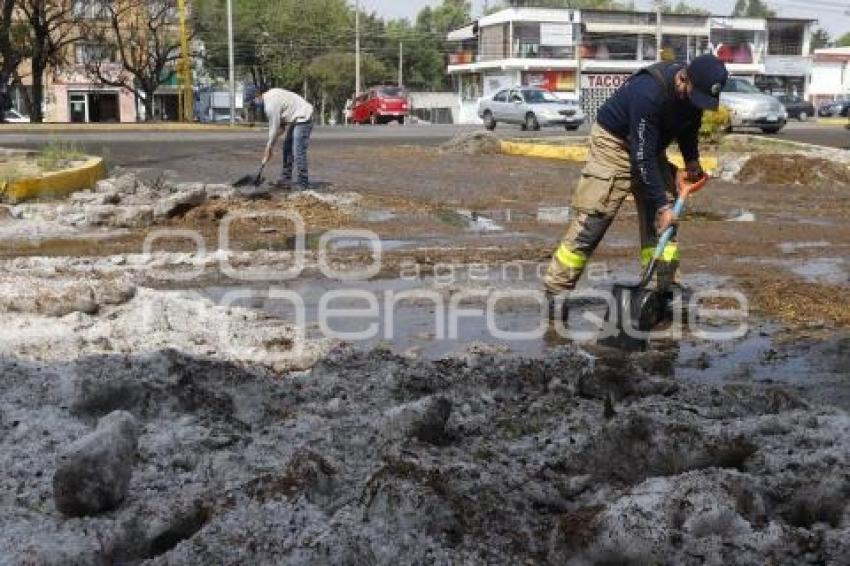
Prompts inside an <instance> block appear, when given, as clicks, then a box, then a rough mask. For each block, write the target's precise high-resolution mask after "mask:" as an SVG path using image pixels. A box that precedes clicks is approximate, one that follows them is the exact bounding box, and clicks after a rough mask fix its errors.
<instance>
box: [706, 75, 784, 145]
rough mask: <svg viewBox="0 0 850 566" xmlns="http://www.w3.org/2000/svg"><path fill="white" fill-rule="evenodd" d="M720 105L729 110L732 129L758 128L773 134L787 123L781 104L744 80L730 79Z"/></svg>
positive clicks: (722, 94)
mask: <svg viewBox="0 0 850 566" xmlns="http://www.w3.org/2000/svg"><path fill="white" fill-rule="evenodd" d="M720 104H722V105H723V106H725V107H726V108H728V109H729V112H730V114H731V119H732V128H760V129H761V131H762V132H764V133H766V134H775V133H776V132H778V131H779V130H781V129H782V128H784V127H785V123H786V122H787V121H788V112H787V111H786V110H785V107H784V106H783V105H782V103H781V102H779V101H778V100H776V99H775V98H774V97H772V96H769V95H767V94H764V93H763V92H761V91H760V90H759V89H757V88H756V87H755V86H753V85H752V84H751V83H749V82H747V81H745V80H744V79H737V78H730V79H729V80H728V81H727V82H726V87H725V88H724V89H723V92H721V93H720Z"/></svg>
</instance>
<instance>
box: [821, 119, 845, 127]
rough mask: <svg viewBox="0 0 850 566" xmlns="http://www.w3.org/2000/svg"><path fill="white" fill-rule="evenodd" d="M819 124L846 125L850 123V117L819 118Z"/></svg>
mask: <svg viewBox="0 0 850 566" xmlns="http://www.w3.org/2000/svg"><path fill="white" fill-rule="evenodd" d="M816 123H817V125H819V126H844V125H845V124H850V118H818V121H817V122H816Z"/></svg>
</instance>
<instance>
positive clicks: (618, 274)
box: [203, 262, 850, 406]
mask: <svg viewBox="0 0 850 566" xmlns="http://www.w3.org/2000/svg"><path fill="white" fill-rule="evenodd" d="M542 268H545V265H537V264H534V263H529V262H526V263H518V264H511V265H509V266H502V267H500V268H490V269H486V268H483V267H475V266H455V267H452V268H448V266H447V269H446V270H445V271H442V272H438V273H435V274H434V275H433V276H428V277H410V278H399V279H373V280H370V281H364V282H339V281H333V280H329V279H300V280H294V281H289V282H284V283H281V284H279V285H276V286H275V288H276V289H282V290H286V291H289V292H291V293H293V294H295V295H296V296H297V297H298V298H299V299H300V300H301V301H303V305H304V315H305V320H306V326H307V336H308V338H319V337H323V336H327V333H326V331H324V330H323V329H322V326H321V323H322V321H320V316H319V314H320V305H322V303H323V300H325V301H327V298H328V293H337V294H338V295H337V297H336V298H334V299H332V300H331V301H330V302H328V303H327V304H326V305H324V306H325V307H326V308H328V307H329V308H331V309H334V310H335V311H336V313H337V314H339V311H342V310H346V309H348V312H349V313H350V314H355V315H356V316H355V317H349V318H345V317H343V316H335V315H334V316H327V317H326V319H325V320H324V321H323V322H325V323H326V324H327V326H328V327H330V328H331V329H332V330H333V331H335V332H337V333H347V334H350V333H355V332H359V333H366V334H367V336H363V337H361V338H359V339H352V338H351V337H350V336H349V337H345V338H344V339H345V340H346V341H348V342H350V343H352V344H353V345H354V346H355V347H356V348H358V349H364V350H366V349H371V348H374V347H376V346H378V345H383V346H384V347H388V348H390V349H391V350H393V351H394V352H396V353H398V354H404V355H411V356H415V357H419V358H422V359H428V360H435V359H443V358H445V357H449V356H453V355H458V354H464V353H465V352H467V351H468V350H469V347H470V345H471V344H474V343H475V344H480V345H483V346H485V350H486V351H492V352H494V353H499V354H501V355H508V356H522V357H540V356H543V355H545V354H546V353H547V352H549V351H551V350H552V349H553V348H558V347H562V346H565V345H568V344H570V341H569V340H568V339H566V338H562V337H560V336H557V335H556V334H554V333H551V332H549V333H546V334H543V335H542V336H541V335H540V332H538V333H537V335H536V336H529V337H526V338H525V339H510V338H508V337H504V336H501V335H498V334H496V333H494V332H493V326H491V325H490V324H488V314H489V317H490V323H492V324H495V326H496V328H497V329H498V330H500V331H502V332H509V333H518V332H527V333H529V334H532V333H534V331H535V330H538V329H541V328H542V327H543V326H545V322H544V320H543V316H544V314H545V313H544V310H543V309H544V308H545V307H544V306H543V305H542V304H540V303H538V302H536V301H535V300H534V299H533V298H532V297H531V296H530V294H526V295H524V296H522V297H516V298H507V297H505V298H503V299H501V300H500V302H498V303H496V304H495V306H493V308H490V309H488V308H487V300H488V298H491V297H493V293H495V292H508V291H526V292H535V291H539V290H540V289H541V283H540V273H542ZM633 271H634V266H633V265H632V263H624V264H622V265H620V264H609V265H608V266H596V269H593V268H591V269H589V270H588V272H589V273H594V274H595V277H594V279H593V280H592V281H582V283H581V284H580V286H579V288H580V289H587V288H593V289H598V290H606V289H610V286H611V285H612V284H613V283H614V282H624V281H625V282H631V281H633V280H634V279H635V278H636V275H635V274H634V273H632V272H633ZM683 279H684V283H685V284H686V285H687V286H689V287H691V288H692V289H695V290H697V289H698V290H710V289H723V288H727V284H728V282H729V280H728V278H725V277H717V276H715V275H712V274H709V273H691V274H685V275H684V277H683ZM234 291H235V292H241V293H244V292H245V288H244V287H209V288H206V289H205V290H204V291H203V292H204V293H205V294H206V295H207V296H208V297H209V298H211V299H212V300H214V301H216V302H218V303H224V302H228V301H227V298H228V294H229V293H231V292H234ZM252 292H253V293H254V295H253V296H252V297H250V298H243V299H240V300H238V301H235V303H234V304H237V305H240V306H245V307H249V308H255V309H259V310H262V311H264V312H267V313H269V314H272V315H274V316H276V317H280V318H282V319H285V320H294V319H295V307H294V305H293V304H292V303H291V302H289V301H287V300H283V299H270V298H269V293H268V289H265V290H264V289H260V288H257V289H254V290H253V291H252ZM476 292H477V293H479V294H478V295H475V293H476ZM340 293H342V294H340ZM405 293H407V294H408V295H407V296H406V297H405V298H403V299H402V298H400V295H401V296H403V295H404V294H405ZM453 301H457V303H453ZM452 305H455V306H457V308H454V309H450V308H449V307H450V306H452ZM491 306H492V305H491ZM605 310H606V308H605V305H604V303H602V302H600V301H599V300H586V301H585V302H583V303H582V304H580V305H578V306H577V307H574V308H573V309H572V310H571V313H570V315H571V316H570V329H571V330H574V331H575V330H579V331H592V330H593V329H594V328H595V326H594V324H593V322H592V317H597V318H598V319H602V318H604V314H605ZM325 312H327V311H325ZM452 313H455V314H454V315H453V314H452ZM452 317H455V318H454V319H453V318H452ZM747 322H748V323H749V324H750V326H749V329H748V331H747V332H746V333H745V334H744V335H743V336H742V337H739V338H735V339H724V340H720V339H716V340H715V339H705V338H704V337H699V336H697V335H695V334H694V333H692V332H689V331H688V330H685V331H684V335H683V336H682V337H681V338H679V339H660V340H655V341H653V342H652V343H651V344H650V345H649V348H650V349H651V350H653V351H656V352H660V353H661V354H662V358H661V359H662V362H661V363H660V364H655V363H654V362H653V370H654V371H656V372H658V373H661V374H666V375H668V376H669V377H671V378H675V379H680V380H686V381H693V382H700V383H717V384H727V383H733V382H734V383H765V384H769V383H774V384H783V385H789V386H793V387H797V388H799V389H800V390H802V391H804V392H807V394H809V395H811V396H813V397H817V398H819V399H821V400H824V401H827V402H831V403H833V404H836V405H839V406H845V405H848V406H850V394H848V393H847V383H848V381H847V379H848V377H850V376H848V373H847V369H846V368H847V364H846V363H843V362H842V363H839V362H837V361H836V360H837V357H836V354H835V353H831V354H830V353H829V352H826V350H824V348H823V347H821V348H820V349H818V347H811V348H810V347H808V346H805V345H797V346H782V345H778V344H777V343H776V342H775V340H774V336H775V335H776V333H777V331H778V330H780V328H779V327H778V326H777V325H774V324H769V323H765V322H762V321H757V320H754V319H749V320H748V321H747ZM723 324H724V323H722V322H719V321H717V320H711V319H703V320H702V321H701V323H700V325H699V329H700V330H701V331H703V332H712V333H714V334H715V335H716V336H719V332H720V331H722V330H724V326H723ZM332 337H333V336H332ZM336 338H342V337H336ZM589 344H592V340H591V341H590V342H589ZM837 347H838V348H839V349H840V348H842V347H840V346H837ZM845 349H846V348H845ZM591 351H594V352H595V350H593V349H592V350H591ZM824 352H826V353H824ZM839 353H840V352H839ZM600 355H612V354H611V351H608V353H606V354H600ZM845 356H846V354H845ZM830 360H831V361H830ZM829 364H832V365H831V366H830V365H829Z"/></svg>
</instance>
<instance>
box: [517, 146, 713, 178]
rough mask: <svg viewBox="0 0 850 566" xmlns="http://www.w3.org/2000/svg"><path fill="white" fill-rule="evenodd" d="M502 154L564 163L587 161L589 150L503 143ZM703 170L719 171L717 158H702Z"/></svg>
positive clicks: (677, 158)
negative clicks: (557, 160) (556, 160)
mask: <svg viewBox="0 0 850 566" xmlns="http://www.w3.org/2000/svg"><path fill="white" fill-rule="evenodd" d="M501 145H502V153H505V154H507V155H519V156H523V157H538V158H543V159H560V160H563V161H578V162H584V161H587V156H588V148H587V147H585V146H580V145H548V144H542V143H523V142H510V141H502V142H501ZM668 159H670V162H671V163H673V164H674V165H676V166H677V167H684V166H685V163H684V160H683V159H682V156H681V155H680V154H679V153H670V154H669V155H668ZM700 163H701V164H702V168H703V169H705V170H706V171H707V172H709V173H712V172H714V171H716V170H717V168H718V163H717V158H716V157H709V156H706V157H702V158H700Z"/></svg>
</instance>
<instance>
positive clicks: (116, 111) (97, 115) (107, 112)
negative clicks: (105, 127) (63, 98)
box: [68, 92, 121, 123]
mask: <svg viewBox="0 0 850 566" xmlns="http://www.w3.org/2000/svg"><path fill="white" fill-rule="evenodd" d="M68 106H69V111H68V115H69V116H70V118H71V122H72V123H88V122H95V123H102V122H120V121H121V111H120V107H119V105H118V93H117V92H70V93H68Z"/></svg>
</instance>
